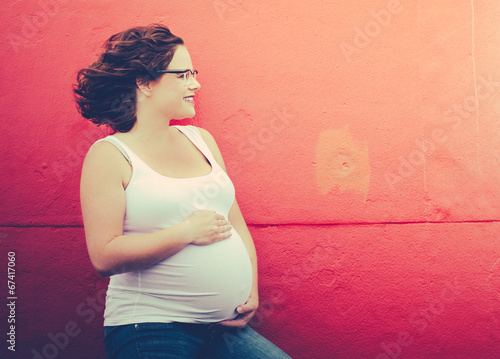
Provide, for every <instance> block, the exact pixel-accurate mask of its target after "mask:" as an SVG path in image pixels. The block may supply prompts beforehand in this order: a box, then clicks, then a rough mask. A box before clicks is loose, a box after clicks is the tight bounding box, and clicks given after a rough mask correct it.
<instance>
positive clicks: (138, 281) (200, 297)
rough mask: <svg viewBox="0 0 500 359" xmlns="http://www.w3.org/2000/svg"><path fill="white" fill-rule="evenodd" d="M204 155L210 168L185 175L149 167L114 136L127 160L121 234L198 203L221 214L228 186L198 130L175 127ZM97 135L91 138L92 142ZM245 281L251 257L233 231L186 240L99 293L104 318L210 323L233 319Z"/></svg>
mask: <svg viewBox="0 0 500 359" xmlns="http://www.w3.org/2000/svg"><path fill="white" fill-rule="evenodd" d="M174 127H176V128H178V129H179V130H180V131H181V132H182V133H183V134H184V135H186V136H187V137H188V138H189V139H190V140H191V142H192V143H193V144H194V145H195V146H196V147H197V148H198V149H199V150H200V151H201V152H202V153H203V154H204V155H205V157H206V158H207V160H208V161H209V162H210V164H211V166H212V171H211V172H210V173H209V174H207V175H204V176H200V177H192V178H171V177H166V176H163V175H161V174H159V173H158V172H155V171H154V170H153V169H151V168H150V167H149V166H148V165H147V164H146V163H144V162H143V161H142V160H141V159H140V158H139V157H138V156H137V155H136V154H135V153H134V152H133V151H132V150H131V149H130V148H129V147H127V145H126V144H125V143H123V142H122V141H120V140H119V139H117V138H116V137H115V136H108V137H106V138H103V139H101V140H99V141H109V142H111V143H113V144H114V145H115V146H116V147H117V148H118V149H119V150H120V151H121V152H122V154H123V155H124V156H125V158H126V159H127V160H128V161H129V163H130V164H131V166H132V176H131V178H130V182H129V184H128V186H127V188H126V190H125V195H126V203H127V207H126V212H125V218H124V222H123V233H124V234H145V233H151V232H155V231H158V230H161V229H163V228H167V227H170V226H172V225H174V224H176V223H179V222H182V221H183V220H185V219H186V218H187V217H188V216H189V215H190V214H191V213H192V212H193V211H195V210H197V209H210V210H215V211H217V212H218V213H220V214H222V215H224V216H225V217H226V218H227V217H228V214H229V210H230V208H231V206H232V205H233V202H234V198H235V193H234V186H233V183H232V182H231V180H230V179H229V177H228V176H227V174H226V172H225V171H224V170H223V169H222V168H221V167H220V166H219V164H218V163H217V161H216V160H215V158H214V157H213V155H212V153H211V151H210V149H209V148H208V146H207V144H206V143H205V141H204V140H203V138H202V137H201V133H200V131H199V130H198V129H197V128H196V127H194V126H174ZM99 141H97V142H99ZM251 286H252V268H251V263H250V258H249V255H248V252H247V250H246V247H245V245H244V244H243V241H242V239H241V237H240V236H239V234H238V233H237V232H236V231H235V230H234V229H233V230H232V236H231V237H230V238H229V239H226V240H223V241H220V242H216V243H213V244H211V245H208V246H197V245H193V244H189V245H187V246H186V247H184V248H183V249H182V250H181V251H180V252H177V253H176V254H174V255H172V256H170V257H168V258H166V259H164V260H162V261H160V262H158V263H156V264H154V265H152V266H150V267H147V268H144V269H141V270H137V271H132V272H128V273H123V274H117V275H113V276H111V278H110V281H109V286H108V291H107V295H106V309H105V311H104V325H105V326H115V325H124V324H132V323H145V322H162V323H169V322H184V323H210V322H218V321H221V320H226V319H233V318H234V317H235V316H236V315H237V313H236V311H235V309H236V307H237V306H238V305H241V304H243V303H245V302H246V300H247V299H248V296H249V295H250V290H251Z"/></svg>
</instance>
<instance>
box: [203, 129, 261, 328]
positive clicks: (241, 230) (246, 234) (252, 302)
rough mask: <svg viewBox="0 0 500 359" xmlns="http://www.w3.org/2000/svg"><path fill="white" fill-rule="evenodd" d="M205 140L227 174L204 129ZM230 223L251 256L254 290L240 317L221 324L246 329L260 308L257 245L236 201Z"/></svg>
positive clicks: (231, 211) (240, 310)
mask: <svg viewBox="0 0 500 359" xmlns="http://www.w3.org/2000/svg"><path fill="white" fill-rule="evenodd" d="M199 130H200V132H201V134H202V137H203V139H204V140H205V142H206V143H207V145H208V147H209V148H210V150H211V151H212V154H213V156H214V157H215V160H216V161H217V163H218V164H219V165H220V166H221V167H222V168H223V169H224V171H226V172H227V170H226V166H225V164H224V160H223V158H222V154H221V152H220V150H219V147H218V146H217V143H216V142H215V139H214V138H213V137H212V135H211V134H210V133H209V132H208V131H207V130H204V129H202V128H199ZM228 217H229V222H230V223H231V224H232V226H233V227H234V229H235V230H236V231H237V232H238V234H239V235H240V237H241V239H242V240H243V243H244V244H245V247H246V249H247V251H248V255H249V256H250V262H251V264H252V272H253V281H252V290H251V292H250V296H249V298H248V300H247V302H246V303H245V304H242V305H240V306H238V308H237V311H238V313H240V315H238V317H236V318H235V319H233V320H227V321H223V322H220V324H223V325H227V326H235V327H244V326H245V325H246V324H247V323H248V322H249V321H250V319H251V318H252V317H253V315H254V313H255V311H256V310H257V308H258V306H259V288H258V268H257V252H256V251H255V245H254V242H253V239H252V236H251V234H250V231H249V230H248V227H247V225H246V223H245V220H244V218H243V215H242V214H241V211H240V207H239V206H238V202H237V201H236V200H234V203H233V205H232V207H231V210H230V211H229V215H228Z"/></svg>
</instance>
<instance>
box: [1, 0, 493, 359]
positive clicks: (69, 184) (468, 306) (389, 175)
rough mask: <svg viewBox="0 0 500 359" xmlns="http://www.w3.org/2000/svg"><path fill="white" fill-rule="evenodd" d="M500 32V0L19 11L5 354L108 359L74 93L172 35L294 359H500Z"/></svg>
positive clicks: (227, 2) (262, 317)
mask: <svg viewBox="0 0 500 359" xmlns="http://www.w3.org/2000/svg"><path fill="white" fill-rule="evenodd" d="M499 16H500V6H499V3H498V1H492V0H489V1H486V0H472V1H471V0H469V1H466V0H440V1H434V0H420V1H408V0H406V1H403V0H401V1H398V0H376V1H360V0H358V1H342V0H334V1H283V0H282V1H277V0H276V1H272V0H271V1H264V0H238V1H235V0H203V1H201V0H200V1H191V2H181V1H146V2H137V1H130V0H122V1H97V0H86V1H83V0H75V1H69V0H59V1H58V2H56V0H51V1H48V0H40V1H35V0H23V1H12V2H10V3H9V4H6V5H5V6H4V7H3V9H2V12H1V15H0V17H1V19H2V21H1V22H0V24H1V25H0V26H1V28H2V30H3V31H2V34H3V36H1V37H0V45H1V49H2V50H1V51H2V62H3V64H2V66H1V67H0V79H1V81H2V86H1V87H0V106H1V110H2V111H1V115H0V116H1V121H0V123H1V126H2V128H1V138H2V146H1V148H0V158H1V161H2V162H1V163H2V171H1V172H0V194H1V204H2V206H1V208H0V225H1V227H0V241H1V248H2V252H1V262H0V264H1V266H0V267H3V269H2V273H5V274H4V275H5V276H6V275H7V273H6V271H7V269H6V268H7V265H8V257H7V253H8V252H15V258H16V262H15V263H16V266H15V269H16V277H15V285H16V289H15V290H16V293H15V294H16V296H17V300H15V302H16V308H15V311H14V312H15V319H16V323H15V325H16V328H15V332H16V352H15V353H13V352H10V351H7V350H6V349H7V348H6V347H7V345H8V344H6V340H5V339H8V338H6V336H5V334H4V336H3V337H2V338H3V339H2V341H1V342H2V343H3V344H1V346H2V348H1V350H2V353H3V352H7V353H8V358H23V359H24V358H28V359H31V358H40V357H42V358H70V359H84V358H96V359H100V358H104V351H103V344H102V337H103V333H102V308H103V306H102V300H103V299H102V298H103V294H104V291H105V290H104V288H105V287H106V283H107V282H106V280H104V279H101V278H99V276H98V275H97V274H96V273H95V272H94V270H93V269H92V267H91V265H90V263H89V259H88V255H87V252H86V248H85V242H84V234H83V228H82V222H81V216H80V208H79V193H78V186H79V175H80V167H81V163H82V160H83V157H84V155H85V153H86V151H87V149H88V147H89V146H90V144H91V143H92V142H93V141H95V140H96V139H98V138H99V137H102V136H104V135H105V134H106V131H105V130H103V129H97V128H95V127H94V126H93V125H92V124H89V123H86V122H85V121H84V120H82V119H81V118H80V117H79V115H78V113H77V112H76V109H75V105H74V102H73V99H72V93H71V84H72V83H73V82H74V80H75V74H76V72H77V70H79V69H80V68H82V67H84V66H86V65H88V64H90V63H91V62H92V61H93V60H94V59H95V56H96V53H97V51H98V49H99V47H100V45H101V44H102V43H103V41H104V40H105V39H106V38H107V37H109V36H110V35H111V34H113V33H116V32H118V31H121V30H124V29H126V28H129V27H132V26H136V25H145V24H149V23H152V22H161V23H164V24H166V25H168V26H169V27H170V28H171V29H172V31H173V32H174V33H175V34H178V35H180V36H182V37H183V38H184V39H185V41H186V43H187V46H188V49H189V50H190V52H191V56H192V59H193V62H194V64H195V67H196V68H197V69H198V70H199V71H200V75H199V80H200V82H201V83H202V89H201V90H200V92H199V100H198V103H197V115H196V117H195V119H194V120H193V121H192V122H191V123H194V124H196V125H198V126H201V127H204V128H206V129H208V130H209V131H210V132H211V133H212V134H213V135H214V137H215V138H216V139H217V141H218V143H219V146H220V148H221V150H222V152H223V154H224V156H225V160H226V162H227V165H228V170H229V173H230V175H231V176H232V178H233V180H234V183H235V185H236V189H237V195H238V199H239V202H240V206H241V208H242V211H243V213H244V215H245V217H246V219H247V222H248V224H249V227H250V230H251V232H252V234H253V237H254V240H255V243H256V246H257V249H258V253H259V261H260V288H261V308H260V310H259V312H258V314H257V316H256V317H255V320H254V321H253V326H254V327H255V328H256V329H257V330H258V331H259V332H261V333H262V334H264V335H266V336H267V337H268V338H269V339H271V340H272V341H274V342H275V343H277V344H278V345H279V346H281V347H282V348H283V349H284V350H286V351H287V352H288V353H290V355H291V356H292V357H293V358H334V357H335V358H374V359H375V358H376V359H388V358H391V359H394V358H499V357H500V355H499V354H498V353H499V352H500V344H499V341H500V334H499V333H500V324H499V323H500V320H499V316H500V303H499V302H500V264H499V258H500V255H499V252H500V241H499V238H500V235H499V233H500V225H499V222H498V220H499V217H500V191H499V190H498V188H499V183H500V166H499V164H500V152H499V148H500V146H499V145H500V122H499V121H498V118H499V115H500V67H499V55H500V50H499V48H500V47H499V42H500V27H499V26H498V23H499ZM185 123H187V122H185ZM6 282H7V279H5V277H4V280H3V283H4V284H3V289H2V290H1V293H3V294H2V296H3V297H4V298H5V299H4V301H5V302H8V300H7V299H6V298H7V294H6V293H7V285H6ZM6 308H7V309H6ZM0 314H1V320H0V322H1V327H0V328H1V332H2V333H7V332H8V331H9V330H10V329H9V328H8V322H7V320H8V319H7V318H8V316H9V314H10V310H9V309H8V307H6V305H2V306H1V307H0ZM34 353H40V356H36V355H35V354H34ZM1 355H3V354H1Z"/></svg>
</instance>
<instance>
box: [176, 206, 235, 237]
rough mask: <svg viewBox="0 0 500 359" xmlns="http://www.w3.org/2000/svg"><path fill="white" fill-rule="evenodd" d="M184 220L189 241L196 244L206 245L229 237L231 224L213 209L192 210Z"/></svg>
mask: <svg viewBox="0 0 500 359" xmlns="http://www.w3.org/2000/svg"><path fill="white" fill-rule="evenodd" d="M185 222H186V225H187V228H188V229H187V230H188V236H189V239H190V243H191V244H195V245H197V246H206V245H209V244H212V243H215V242H219V241H222V240H224V239H228V238H229V237H231V230H232V228H233V226H231V223H229V221H228V220H227V219H226V218H225V217H224V216H223V215H221V214H218V213H217V212H215V211H211V210H197V211H194V212H193V213H191V215H190V216H189V217H188V218H187V219H186V221H185Z"/></svg>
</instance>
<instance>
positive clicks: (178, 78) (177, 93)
mask: <svg viewBox="0 0 500 359" xmlns="http://www.w3.org/2000/svg"><path fill="white" fill-rule="evenodd" d="M187 69H190V70H193V64H192V63H191V57H190V56H189V52H188V51H187V49H186V47H185V46H182V45H180V46H178V47H177V50H176V51H175V53H174V56H173V58H172V61H171V62H170V64H169V65H168V68H167V69H165V70H187ZM184 77H185V75H184V74H172V73H166V74H163V75H162V76H161V77H160V79H159V80H158V81H157V82H154V83H153V84H152V91H151V100H152V104H153V105H154V106H155V107H156V108H157V109H158V110H159V111H160V112H161V113H162V115H165V116H167V117H168V118H169V119H172V120H182V119H184V118H191V117H193V116H194V115H195V114H196V112H195V109H194V101H195V98H194V94H195V92H196V91H198V90H199V88H200V87H201V85H200V84H199V82H198V81H196V79H195V78H194V77H193V76H190V79H189V81H188V82H187V83H186V81H185V79H184Z"/></svg>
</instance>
